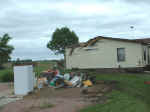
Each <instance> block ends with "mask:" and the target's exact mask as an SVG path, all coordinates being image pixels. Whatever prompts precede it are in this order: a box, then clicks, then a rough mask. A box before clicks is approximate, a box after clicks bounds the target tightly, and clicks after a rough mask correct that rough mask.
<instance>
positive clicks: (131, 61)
mask: <svg viewBox="0 0 150 112" xmlns="http://www.w3.org/2000/svg"><path fill="white" fill-rule="evenodd" d="M149 43H150V38H147V39H134V40H131V39H121V38H111V37H102V36H99V37H96V38H93V39H90V40H89V41H87V42H85V43H80V44H78V45H73V46H70V47H67V48H66V68H67V69H72V68H78V69H105V70H106V69H118V68H123V69H125V68H126V69H133V68H134V69H137V68H138V69H139V68H143V67H145V66H147V65H149V64H150V47H149V46H150V45H149ZM142 70H143V69H142Z"/></svg>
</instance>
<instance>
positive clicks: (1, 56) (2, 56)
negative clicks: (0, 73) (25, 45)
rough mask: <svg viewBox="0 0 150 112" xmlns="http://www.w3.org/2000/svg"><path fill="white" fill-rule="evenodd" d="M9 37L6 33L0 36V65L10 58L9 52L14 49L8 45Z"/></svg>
mask: <svg viewBox="0 0 150 112" xmlns="http://www.w3.org/2000/svg"><path fill="white" fill-rule="evenodd" d="M10 39H11V37H9V35H8V34H4V35H3V37H0V67H2V64H3V63H5V62H8V60H9V59H11V57H10V54H11V53H12V51H13V50H14V47H13V46H11V45H8V42H9V41H10Z"/></svg>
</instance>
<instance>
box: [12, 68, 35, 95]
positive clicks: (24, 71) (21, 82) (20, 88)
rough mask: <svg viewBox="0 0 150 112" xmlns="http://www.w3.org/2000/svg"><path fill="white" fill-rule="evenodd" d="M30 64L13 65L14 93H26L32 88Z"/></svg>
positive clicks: (32, 77) (32, 75)
mask: <svg viewBox="0 0 150 112" xmlns="http://www.w3.org/2000/svg"><path fill="white" fill-rule="evenodd" d="M34 78H35V77H34V74H33V66H32V65H24V66H15V67H14V90H15V94H16V95H27V94H28V93H29V92H31V91H33V88H34Z"/></svg>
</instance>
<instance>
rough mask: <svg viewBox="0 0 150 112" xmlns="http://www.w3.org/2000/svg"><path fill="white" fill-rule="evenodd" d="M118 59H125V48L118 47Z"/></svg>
mask: <svg viewBox="0 0 150 112" xmlns="http://www.w3.org/2000/svg"><path fill="white" fill-rule="evenodd" d="M117 60H118V62H120V61H125V48H117Z"/></svg>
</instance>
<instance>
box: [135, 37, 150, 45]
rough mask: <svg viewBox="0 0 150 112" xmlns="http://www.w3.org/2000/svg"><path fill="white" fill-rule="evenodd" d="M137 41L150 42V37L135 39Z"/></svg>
mask: <svg viewBox="0 0 150 112" xmlns="http://www.w3.org/2000/svg"><path fill="white" fill-rule="evenodd" d="M135 40H136V41H137V42H142V43H145V44H149V43H150V38H143V39H135Z"/></svg>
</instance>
